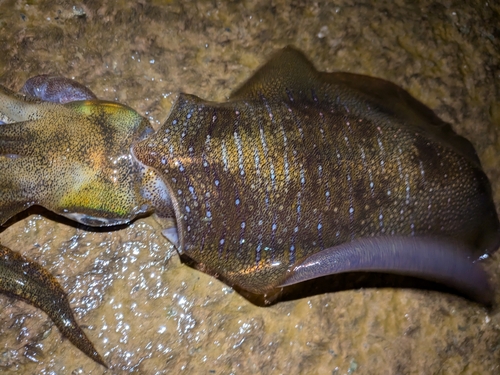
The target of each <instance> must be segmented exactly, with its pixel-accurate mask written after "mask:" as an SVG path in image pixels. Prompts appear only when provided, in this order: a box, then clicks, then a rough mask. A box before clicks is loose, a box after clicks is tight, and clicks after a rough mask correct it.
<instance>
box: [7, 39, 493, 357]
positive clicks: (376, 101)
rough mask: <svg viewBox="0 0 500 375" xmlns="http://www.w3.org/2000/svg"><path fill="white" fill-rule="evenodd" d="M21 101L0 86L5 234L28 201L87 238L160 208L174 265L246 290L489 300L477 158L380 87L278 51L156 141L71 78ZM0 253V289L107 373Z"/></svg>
mask: <svg viewBox="0 0 500 375" xmlns="http://www.w3.org/2000/svg"><path fill="white" fill-rule="evenodd" d="M23 91H24V92H25V93H27V94H28V95H29V96H26V97H24V96H22V95H19V94H15V93H13V92H12V91H10V90H9V89H7V88H4V87H2V86H0V115H2V116H3V117H2V119H3V118H7V119H8V122H9V123H8V124H5V125H2V126H0V174H1V175H2V176H3V177H4V178H3V179H2V180H0V224H4V223H5V222H6V221H7V220H8V219H9V218H10V217H12V216H14V215H15V214H17V213H18V212H21V211H22V210H24V209H26V208H27V207H29V206H30V205H33V204H39V205H41V206H44V207H45V208H47V209H49V210H52V211H54V212H56V213H58V214H61V215H64V216H66V217H68V218H70V219H73V220H75V221H78V222H80V223H83V224H85V225H90V226H96V227H97V226H111V225H116V224H123V223H127V222H129V221H131V220H133V219H134V218H135V217H137V216H140V215H146V214H149V213H151V212H152V211H153V210H154V211H155V213H156V214H157V215H158V216H159V217H160V218H162V219H168V220H165V223H167V222H170V221H171V220H172V219H175V222H176V227H168V226H167V225H166V229H164V230H163V231H162V233H163V234H164V235H165V236H166V237H167V238H168V239H169V240H171V241H172V243H174V244H175V246H176V247H177V249H178V251H179V253H181V254H183V255H186V256H187V257H189V258H191V259H192V260H194V261H195V262H196V263H198V264H199V265H201V266H202V268H203V269H205V270H207V271H208V272H210V273H214V274H218V275H221V276H222V277H223V278H224V280H226V281H227V282H228V283H229V284H231V285H236V286H239V287H240V288H242V289H245V290H247V291H250V292H252V293H257V294H265V293H275V292H276V291H277V290H279V289H280V288H282V287H285V286H288V285H291V284H296V283H300V282H302V281H305V280H309V279H312V278H317V277H321V276H326V275H332V274H337V273H341V272H352V271H366V272H370V271H378V272H388V273H396V274H402V275H409V276H417V277H420V278H424V279H429V280H431V281H437V282H439V283H443V284H445V285H447V286H451V287H452V288H454V289H456V290H457V291H458V292H460V293H463V294H465V295H466V296H468V297H469V298H471V299H472V300H475V301H478V302H480V303H483V304H486V305H487V304H490V303H491V302H492V298H493V292H492V287H491V286H490V284H489V282H488V275H487V274H486V273H485V271H484V270H483V269H482V267H481V266H480V265H479V264H475V263H474V260H476V259H478V258H480V257H482V256H484V255H485V254H491V253H492V252H494V251H496V250H497V247H498V245H499V241H500V231H499V227H500V225H499V221H498V216H497V213H496V209H495V206H494V203H493V199H492V195H491V187H490V184H489V181H488V179H487V177H486V175H485V174H484V172H483V170H482V168H481V164H480V161H479V159H478V157H477V155H476V152H475V150H474V148H473V146H472V144H471V143H470V142H469V141H467V140H466V139H465V138H463V137H460V136H458V135H457V134H455V133H454V132H453V130H452V129H451V127H450V125H448V124H446V123H444V122H443V121H441V120H440V119H439V118H438V117H437V116H436V115H435V114H434V113H433V112H432V111H431V110H430V109H429V108H427V107H426V106H425V105H423V104H422V103H420V102H419V101H417V100H416V99H414V98H413V97H411V96H410V95H409V94H408V93H407V92H406V91H404V90H403V89H401V88H399V87H398V86H396V85H394V84H392V83H390V82H387V81H384V80H381V79H377V78H372V77H366V76H361V75H356V74H349V73H322V72H318V71H317V70H316V69H315V68H314V66H313V65H312V64H311V63H310V62H309V61H308V60H307V59H306V58H305V57H304V56H303V55H302V53H300V52H299V51H297V50H295V49H293V48H290V47H288V48H285V49H283V50H282V51H280V52H279V53H277V54H276V55H275V56H274V57H273V58H272V59H271V60H270V61H269V62H268V63H267V64H265V65H264V66H263V67H262V68H260V69H259V70H258V71H257V72H256V73H255V74H254V75H253V76H252V77H251V78H250V79H249V80H248V81H247V82H246V83H245V84H244V85H243V86H242V87H241V88H239V89H238V90H236V91H235V92H234V93H233V95H232V96H231V97H230V99H229V100H228V101H227V102H225V103H214V102H209V101H205V100H202V99H200V98H198V97H196V96H194V95H187V94H181V95H180V96H179V99H178V101H177V103H176V104H175V105H174V107H173V108H172V110H171V113H170V116H169V118H168V119H167V121H166V122H165V124H164V125H163V126H162V127H161V128H160V129H159V130H158V131H157V132H156V133H154V134H152V129H151V127H150V126H149V124H148V123H147V120H146V119H144V118H143V117H142V116H140V115H139V114H138V113H137V112H135V111H134V110H132V109H131V108H129V107H126V106H123V105H120V104H118V103H111V102H105V101H100V100H97V99H95V95H94V94H93V93H91V92H90V91H88V89H86V88H85V87H84V86H82V85H80V84H78V83H77V82H75V81H72V80H69V79H66V78H61V77H51V76H39V77H35V78H34V79H32V80H29V81H28V82H27V84H26V85H25V87H24V89H23ZM47 100H48V101H47ZM68 100H69V101H68ZM74 100H76V101H74ZM64 102H65V104H61V103H64ZM11 122H13V123H11ZM68 150H69V151H68ZM70 155H71V157H69V156H70ZM49 161H50V162H49ZM54 165H56V166H57V167H54ZM12 171H14V172H15V173H12ZM0 246H1V245H0ZM0 250H1V252H2V254H5V257H6V258H5V259H4V260H2V258H0V290H3V291H4V292H7V293H9V294H13V295H17V296H18V297H20V298H23V299H26V300H28V301H29V302H31V303H32V304H34V305H35V306H37V307H40V308H41V309H42V310H44V311H45V312H47V314H48V315H49V316H50V317H51V319H52V320H53V321H54V322H55V324H56V325H57V326H58V327H59V329H60V330H61V333H62V334H63V335H64V336H66V337H68V338H69V339H70V340H71V342H72V343H73V344H74V345H75V346H77V347H78V348H79V349H80V350H82V351H83V352H84V353H86V354H87V355H88V356H89V357H91V358H92V359H94V360H95V361H96V362H98V363H100V364H103V365H105V363H104V361H103V359H102V358H101V357H100V356H99V354H98V353H97V352H96V351H95V349H94V347H93V346H92V344H91V343H90V342H89V341H88V339H87V338H86V337H85V335H84V334H83V332H82V331H81V330H79V328H78V325H77V323H76V322H75V320H74V317H73V316H72V314H71V310H70V308H69V306H68V304H67V299H66V297H65V295H64V292H63V291H62V289H61V288H60V286H59V285H58V284H57V282H56V281H55V280H54V279H53V278H51V276H50V275H49V274H48V273H47V272H45V271H43V269H42V268H41V267H39V266H37V265H35V264H33V263H31V262H30V261H28V260H25V259H24V258H22V257H21V256H19V255H17V254H16V253H13V252H11V250H9V249H7V248H5V247H3V246H2V247H0ZM9 262H11V263H12V266H9V265H10V264H11V263H9ZM23 267H24V268H23ZM25 269H27V270H28V272H24V271H25ZM5 275H6V276H5ZM4 277H6V278H4ZM19 282H21V283H25V285H27V288H28V289H26V290H24V289H20V288H19V287H18V286H17V284H18V283H19ZM2 283H3V284H2ZM46 285H48V287H47V288H45V287H44V286H46ZM59 305H61V306H62V310H61V311H59V310H58V307H57V306H59ZM61 322H64V324H61ZM66 322H68V323H67V324H69V327H70V328H68V327H67V326H66Z"/></svg>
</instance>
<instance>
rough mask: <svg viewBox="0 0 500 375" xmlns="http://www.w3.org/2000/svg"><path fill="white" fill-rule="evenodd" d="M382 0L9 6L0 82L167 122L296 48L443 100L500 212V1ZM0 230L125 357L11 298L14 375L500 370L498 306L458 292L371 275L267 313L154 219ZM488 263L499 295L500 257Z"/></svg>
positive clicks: (4, 351)
mask: <svg viewBox="0 0 500 375" xmlns="http://www.w3.org/2000/svg"><path fill="white" fill-rule="evenodd" d="M377 3H378V4H379V5H373V4H371V2H369V1H366V2H363V1H338V2H335V4H323V3H315V2H306V1H293V2H284V1H281V0H280V1H276V2H274V3H273V5H272V6H270V5H267V4H268V2H266V1H253V2H230V3H229V2H221V3H218V2H209V1H201V2H196V4H191V3H187V2H181V1H152V2H142V3H141V4H136V5H131V4H130V3H129V2H121V3H118V4H116V3H115V2H109V3H106V2H100V1H91V2H87V3H85V4H77V3H74V2H67V1H62V2H59V4H52V3H48V2H43V1H32V2H30V3H29V4H30V5H25V4H24V3H22V2H17V1H1V0H0V45H1V46H2V53H1V54H0V83H2V84H4V85H7V86H9V87H11V88H13V89H19V88H20V87H21V85H22V83H23V82H24V81H25V80H26V79H27V78H28V77H30V76H33V75H36V74H42V73H53V74H59V75H64V76H67V77H74V78H75V79H77V80H78V81H80V82H82V83H84V84H86V85H87V86H88V87H90V88H91V89H92V90H93V91H94V92H95V93H96V94H97V95H98V96H99V97H100V98H103V99H108V100H118V101H120V102H122V103H126V104H128V105H130V106H131V107H133V108H135V109H137V110H138V111H139V112H140V113H142V114H143V115H145V116H147V117H148V118H149V119H150V120H151V121H152V123H153V124H154V125H155V126H159V125H160V124H161V123H162V121H163V120H164V119H165V118H166V117H167V115H168V111H169V109H170V107H171V105H172V102H173V101H175V98H176V93H178V92H179V91H183V92H187V93H193V94H196V95H198V96H200V97H202V98H205V99H210V100H224V98H225V97H226V96H227V95H229V93H230V92H231V91H232V90H233V89H235V88H236V87H237V86H238V85H239V84H241V83H242V82H243V81H244V80H245V79H246V78H247V77H249V76H250V75H251V73H252V72H253V71H254V70H255V69H256V68H257V67H258V66H259V64H261V63H263V62H264V61H266V59H267V58H268V57H269V55H270V54H272V52H273V51H275V50H277V49H279V48H281V47H283V46H285V45H288V44H293V45H295V46H296V47H298V48H299V49H301V50H303V51H304V52H305V54H306V55H307V56H308V57H309V58H310V59H311V60H312V61H313V62H314V63H315V65H316V67H317V68H318V69H320V70H326V71H334V70H342V71H350V72H355V73H362V74H369V75H373V76H377V77H381V78H385V79H388V80H390V81H392V82H395V83H397V84H399V85H401V86H402V87H404V88H405V89H407V90H409V91H410V92H411V93H412V94H413V95H414V96H415V97H417V98H418V99H420V100H421V101H423V102H424V103H425V104H427V105H428V106H429V107H431V108H432V109H434V110H435V111H436V113H437V114H438V115H439V116H440V117H442V118H443V119H444V120H446V121H449V122H450V123H451V124H452V125H453V127H454V128H455V130H457V132H459V133H460V134H462V135H464V136H466V137H467V138H469V139H470V140H471V141H472V143H473V144H474V145H475V146H476V148H477V150H478V154H479V156H480V158H481V160H482V163H483V166H484V169H485V171H486V173H487V174H488V175H489V177H490V178H491V181H492V186H493V191H494V197H495V201H496V202H497V206H498V203H499V202H500V168H499V167H498V155H499V149H500V145H499V132H500V97H499V95H500V72H499V70H498V67H499V66H500V45H499V38H500V33H499V31H498V24H499V23H500V18H499V11H500V8H498V6H497V7H496V8H495V7H494V5H493V4H489V5H486V3H484V2H476V3H475V5H474V6H465V5H462V2H459V1H456V2H453V1H445V2H442V4H437V3H436V2H431V1H428V2H427V1H421V2H420V3H419V5H418V6H415V5H412V4H413V2H411V1H408V2H404V1H396V2H394V3H393V2H387V3H385V4H384V3H382V2H377ZM0 241H1V242H2V244H4V245H6V246H9V247H11V248H12V249H14V250H18V251H20V252H21V253H23V254H25V255H27V256H29V257H31V258H33V259H35V260H37V261H39V262H40V263H41V264H43V265H44V266H45V267H47V269H48V270H49V271H50V272H52V273H53V274H54V275H55V276H56V277H57V278H58V280H59V281H60V282H61V284H62V285H63V287H64V288H65V290H67V291H68V293H69V298H70V302H71V305H72V307H73V308H74V310H75V312H76V315H77V320H78V321H79V322H80V323H81V324H82V325H83V326H84V327H85V329H86V332H87V334H88V335H89V337H90V338H91V340H92V341H93V342H94V343H95V345H96V347H97V349H98V350H99V351H100V353H101V354H102V355H104V358H105V360H106V361H107V363H108V364H109V365H110V369H109V370H108V371H107V372H106V370H105V369H104V368H102V367H101V366H99V365H97V364H95V363H93V362H92V361H91V360H90V359H88V358H86V357H85V356H84V355H83V354H82V353H80V352H79V351H78V350H77V349H76V348H74V347H73V346H72V345H71V344H70V343H69V342H68V341H66V340H63V339H62V337H61V335H60V334H59V332H58V330H57V329H56V328H55V327H53V325H52V323H51V321H50V320H49V319H48V318H47V317H46V316H45V315H44V314H43V313H41V312H40V311H38V310H36V309H35V308H33V307H31V306H29V305H27V304H26V303H24V302H21V301H18V300H15V299H11V298H8V297H5V296H0V306H1V307H0V370H1V371H2V372H5V373H37V374H101V373H110V374H111V373H116V374H120V373H130V372H137V373H141V374H162V373H167V372H170V373H182V372H183V373H186V374H191V373H208V374H249V373H263V374H296V373H309V374H315V373H317V374H347V373H356V374H358V373H359V374H381V373H384V374H402V373H405V374H406V373H412V374H413V373H422V374H430V373H440V374H462V373H463V374H473V373H477V374H497V373H499V372H500V312H499V309H498V308H494V309H492V310H490V311H488V310H486V309H484V308H482V307H481V306H478V305H476V304H474V303H472V302H469V301H467V300H465V299H462V298H460V297H458V296H455V295H450V294H445V293H439V292H435V291H426V290H415V289H393V288H389V287H386V288H364V289H359V288H358V287H359V286H360V285H365V284H364V280H368V282H367V284H368V286H370V285H374V282H373V278H372V279H369V278H368V279H364V276H363V275H357V276H352V277H351V278H347V277H341V278H339V279H337V281H336V282H337V283H342V282H344V281H345V282H348V283H350V284H353V285H356V286H358V287H357V288H355V289H354V290H349V288H345V287H344V288H342V287H338V286H336V287H333V288H332V291H330V292H329V293H325V294H319V295H313V294H314V293H313V292H312V293H310V295H309V296H308V297H303V298H299V299H295V300H291V301H285V302H281V303H277V304H274V305H272V306H270V307H259V306H256V305H254V304H252V303H250V302H249V301H248V300H246V299H244V298H243V297H241V296H240V295H238V294H237V293H236V292H234V291H233V290H232V289H231V288H229V287H228V286H226V285H225V284H223V283H221V282H220V281H218V280H216V279H215V278H213V277H210V276H208V275H205V274H203V273H201V272H199V271H196V270H194V269H191V268H189V267H187V266H185V265H183V264H181V263H180V260H179V257H178V256H177V254H176V253H175V250H174V248H173V247H172V246H171V245H169V244H168V242H167V241H166V240H165V239H164V238H162V236H161V235H160V226H159V224H157V223H156V222H155V220H154V219H152V218H146V219H141V220H138V221H136V222H135V223H133V224H132V225H130V226H129V227H127V228H125V229H121V230H116V231H112V232H108V231H88V230H85V229H81V228H78V227H76V226H72V225H71V224H70V223H69V222H67V221H61V220H59V219H57V218H55V217H54V216H53V215H47V214H46V213H45V214H43V215H39V214H34V215H29V216H27V217H25V218H23V219H20V220H19V221H17V222H15V223H14V224H12V225H11V226H9V227H8V228H7V229H5V230H4V231H3V232H2V233H0ZM485 266H486V268H487V269H488V271H489V273H490V274H491V275H492V281H493V283H494V285H496V286H497V295H496V302H497V304H498V302H500V288H499V286H500V278H499V275H500V255H498V254H497V255H495V256H494V257H493V258H492V259H489V260H487V262H485ZM338 280H340V281H338ZM399 282H401V279H397V278H396V279H391V280H389V281H388V282H386V283H384V282H382V285H385V286H391V285H398V283H399ZM375 284H376V283H375ZM405 285H407V284H405ZM336 290H340V291H336Z"/></svg>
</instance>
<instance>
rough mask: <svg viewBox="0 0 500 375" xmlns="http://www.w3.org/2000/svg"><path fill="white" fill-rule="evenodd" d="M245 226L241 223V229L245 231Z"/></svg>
mask: <svg viewBox="0 0 500 375" xmlns="http://www.w3.org/2000/svg"><path fill="white" fill-rule="evenodd" d="M245 226H246V224H245V222H244V221H243V222H242V223H241V229H245Z"/></svg>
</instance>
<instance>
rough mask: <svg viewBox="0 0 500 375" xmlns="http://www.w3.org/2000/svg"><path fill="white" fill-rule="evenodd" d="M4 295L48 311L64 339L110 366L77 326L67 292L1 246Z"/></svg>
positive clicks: (0, 280)
mask: <svg viewBox="0 0 500 375" xmlns="http://www.w3.org/2000/svg"><path fill="white" fill-rule="evenodd" d="M0 292H2V293H6V294H8V295H13V296H16V297H18V298H22V299H24V300H26V301H28V302H29V303H31V304H32V305H33V306H36V307H38V308H39V309H41V310H42V311H43V312H45V313H46V314H47V315H48V316H49V317H50V318H51V319H52V321H53V322H54V323H55V325H56V326H57V328H58V329H59V331H60V332H61V333H62V334H63V336H64V337H66V338H67V339H69V340H70V341H71V342H72V343H73V345H75V346H76V347H77V348H79V349H80V350H81V351H82V352H84V353H85V354H86V355H87V356H89V357H90V358H92V359H93V360H94V361H96V362H97V363H99V364H101V365H103V366H104V367H106V368H107V367H108V365H107V364H106V362H105V361H104V359H103V358H102V357H101V356H100V354H99V353H98V352H97V350H96V349H95V348H94V345H93V344H92V342H91V341H90V340H89V339H88V338H87V336H86V335H85V333H84V332H83V330H82V329H81V328H80V326H79V325H78V324H77V323H76V320H75V318H74V316H73V312H72V310H71V307H70V305H69V302H68V298H67V296H66V293H65V292H64V290H63V289H62V287H61V285H60V284H59V283H58V282H57V280H56V279H55V278H54V277H53V276H52V275H51V274H50V273H48V272H47V271H46V270H45V269H44V268H42V267H41V266H40V265H39V264H37V263H35V262H33V261H31V260H29V259H27V258H25V257H23V256H21V255H20V254H18V253H15V252H13V251H12V250H10V249H9V248H7V247H5V246H2V245H0Z"/></svg>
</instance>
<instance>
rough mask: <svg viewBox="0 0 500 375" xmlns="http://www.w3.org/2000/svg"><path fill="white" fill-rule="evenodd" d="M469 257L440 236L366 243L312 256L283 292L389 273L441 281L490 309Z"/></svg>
mask: <svg viewBox="0 0 500 375" xmlns="http://www.w3.org/2000/svg"><path fill="white" fill-rule="evenodd" d="M469 253H470V251H469V250H468V248H467V247H466V246H465V245H463V244H460V243H456V242H453V241H450V240H449V239H442V238H435V237H374V238H362V239H359V240H355V241H352V242H346V243H344V244H341V245H338V246H335V247H331V248H328V249H325V250H323V251H321V252H319V253H316V254H313V255H311V256H310V257H308V258H306V259H305V261H304V262H302V263H301V264H299V265H297V266H296V267H295V268H293V269H292V270H291V274H290V276H289V277H287V278H286V279H285V281H284V282H283V283H282V284H281V285H280V287H284V286H288V285H292V284H296V283H299V282H302V281H306V280H311V279H315V278H317V277H321V276H327V275H333V274H338V273H344V272H360V271H361V272H363V271H365V272H386V273H394V274H400V275H408V276H414V277H419V278H422V279H426V280H430V281H434V282H438V283H441V284H444V285H447V286H449V287H451V288H453V289H456V290H457V291H459V292H461V293H463V294H464V295H466V296H468V297H470V298H471V299H473V300H475V301H478V302H480V303H484V304H490V303H491V302H492V299H493V290H492V288H491V286H490V284H489V281H488V275H487V274H486V272H485V271H484V270H483V269H482V267H481V266H480V265H479V264H475V263H473V262H472V261H471V260H470V259H468V258H467V255H468V254H469Z"/></svg>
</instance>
